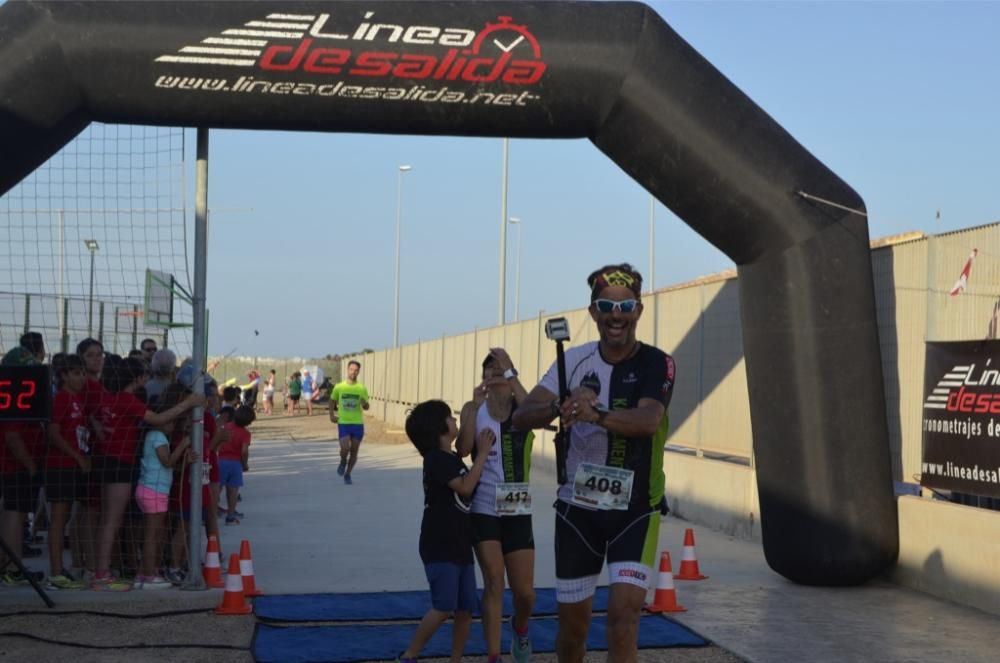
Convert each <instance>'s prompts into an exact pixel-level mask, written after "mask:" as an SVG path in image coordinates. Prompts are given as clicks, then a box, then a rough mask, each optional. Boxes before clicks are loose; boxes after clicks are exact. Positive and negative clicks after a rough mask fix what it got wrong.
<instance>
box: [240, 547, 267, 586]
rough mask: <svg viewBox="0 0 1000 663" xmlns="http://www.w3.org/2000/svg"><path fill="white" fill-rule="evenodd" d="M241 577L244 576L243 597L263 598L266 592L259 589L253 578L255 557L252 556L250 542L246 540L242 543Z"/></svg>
mask: <svg viewBox="0 0 1000 663" xmlns="http://www.w3.org/2000/svg"><path fill="white" fill-rule="evenodd" d="M240 575H241V576H243V595H244V596H248V597H249V596H261V595H262V594H263V593H264V592H262V591H260V590H259V589H257V582H256V581H255V580H254V577H253V556H252V555H251V554H250V542H249V541H247V540H246V539H243V541H242V542H241V543H240Z"/></svg>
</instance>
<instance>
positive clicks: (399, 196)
mask: <svg viewBox="0 0 1000 663" xmlns="http://www.w3.org/2000/svg"><path fill="white" fill-rule="evenodd" d="M411 169H412V166H400V167H399V176H398V177H397V180H396V297H395V306H394V308H393V316H392V347H394V348H398V347H399V222H400V219H401V218H402V215H403V173H405V172H408V171H409V170H411Z"/></svg>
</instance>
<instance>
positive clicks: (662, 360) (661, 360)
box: [639, 353, 676, 407]
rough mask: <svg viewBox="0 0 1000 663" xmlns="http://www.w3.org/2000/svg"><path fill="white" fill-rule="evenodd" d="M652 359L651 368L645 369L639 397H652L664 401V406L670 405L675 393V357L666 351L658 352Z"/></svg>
mask: <svg viewBox="0 0 1000 663" xmlns="http://www.w3.org/2000/svg"><path fill="white" fill-rule="evenodd" d="M652 359H653V361H652V362H651V363H650V366H649V369H648V370H646V371H643V380H642V383H641V384H640V385H639V398H652V399H654V400H658V401H660V402H661V403H663V407H668V406H669V405H670V398H671V397H672V396H673V394H674V377H675V368H676V367H675V366H674V358H673V357H671V356H670V355H668V354H665V353H657V355H656V356H655V357H653V358H652Z"/></svg>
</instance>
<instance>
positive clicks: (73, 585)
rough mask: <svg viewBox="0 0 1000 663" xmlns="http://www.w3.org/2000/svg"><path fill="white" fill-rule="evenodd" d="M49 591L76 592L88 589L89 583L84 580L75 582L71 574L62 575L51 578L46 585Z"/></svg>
mask: <svg viewBox="0 0 1000 663" xmlns="http://www.w3.org/2000/svg"><path fill="white" fill-rule="evenodd" d="M45 586H46V587H47V588H48V589H64V590H75V589H86V588H87V583H85V582H84V581H82V580H74V579H73V578H71V577H69V574H66V573H61V574H59V575H57V576H49V579H48V582H46V583H45Z"/></svg>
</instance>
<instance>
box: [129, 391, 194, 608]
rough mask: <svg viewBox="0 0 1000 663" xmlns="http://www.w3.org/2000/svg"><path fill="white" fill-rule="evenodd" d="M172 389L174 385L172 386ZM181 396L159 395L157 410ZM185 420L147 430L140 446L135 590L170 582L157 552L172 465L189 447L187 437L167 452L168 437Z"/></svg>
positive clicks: (165, 513) (170, 481) (160, 547)
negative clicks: (140, 531)
mask: <svg viewBox="0 0 1000 663" xmlns="http://www.w3.org/2000/svg"><path fill="white" fill-rule="evenodd" d="M171 387H173V385H171ZM180 396H181V394H178V393H176V392H175V391H174V390H172V389H171V388H170V387H168V388H167V390H166V391H164V393H163V394H162V395H161V396H160V403H158V406H159V407H158V409H160V408H166V409H169V408H171V407H173V406H174V405H176V403H175V402H172V401H173V400H176V399H177V398H179V397H180ZM185 420H186V418H184V419H175V420H174V421H171V422H169V423H167V424H164V425H163V426H158V427H156V428H152V429H150V430H149V431H148V432H147V433H146V437H145V440H144V441H143V445H142V461H141V463H142V471H141V473H140V475H139V485H138V486H136V488H135V501H136V502H137V503H138V504H139V508H140V509H142V512H143V514H144V516H143V526H144V530H145V532H144V534H143V547H142V570H141V573H140V574H139V575H138V576H137V577H136V579H135V588H136V589H165V588H167V587H170V586H171V583H170V581H169V580H166V579H165V578H163V577H162V576H160V574H159V572H158V569H159V566H160V564H159V561H160V552H161V551H162V550H163V530H164V526H165V525H166V520H167V503H168V501H169V499H170V485H171V483H173V479H174V471H173V467H174V465H177V464H179V463H180V461H181V458H182V457H184V456H185V455H186V453H187V452H188V451H189V447H190V445H191V438H190V437H188V436H187V435H185V436H184V438H183V439H182V440H181V441H180V442H179V443H178V444H177V445H176V447H174V449H173V451H171V450H170V441H169V439H170V436H171V434H172V433H173V432H174V427H175V426H177V425H183V423H184V422H185Z"/></svg>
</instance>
